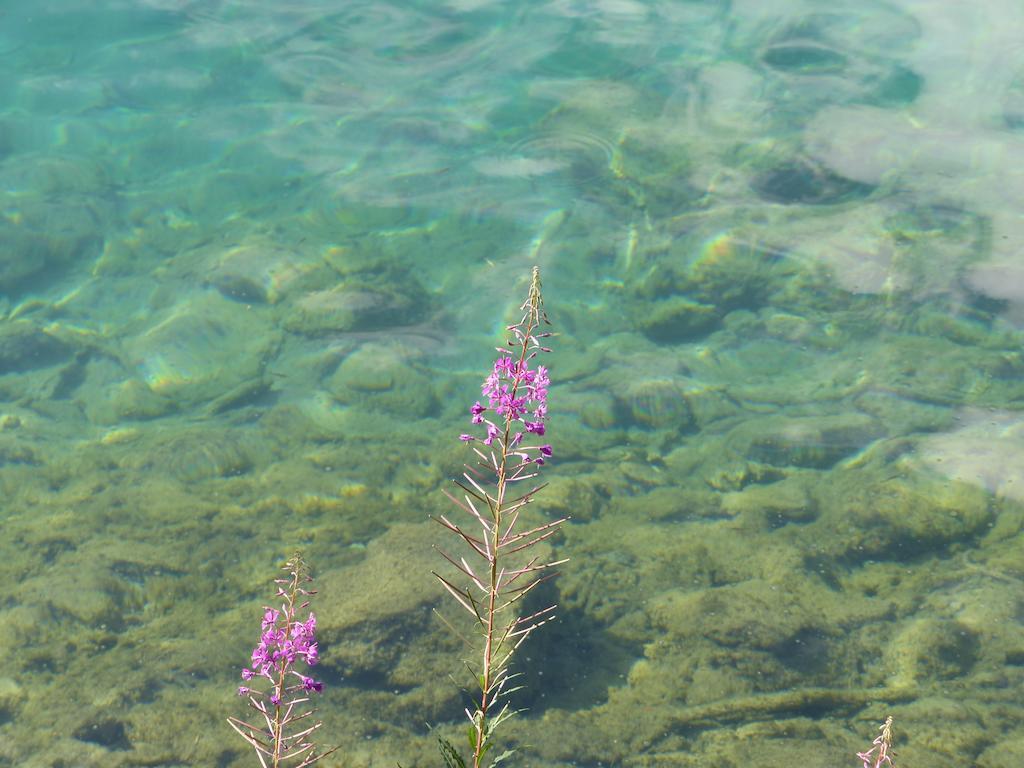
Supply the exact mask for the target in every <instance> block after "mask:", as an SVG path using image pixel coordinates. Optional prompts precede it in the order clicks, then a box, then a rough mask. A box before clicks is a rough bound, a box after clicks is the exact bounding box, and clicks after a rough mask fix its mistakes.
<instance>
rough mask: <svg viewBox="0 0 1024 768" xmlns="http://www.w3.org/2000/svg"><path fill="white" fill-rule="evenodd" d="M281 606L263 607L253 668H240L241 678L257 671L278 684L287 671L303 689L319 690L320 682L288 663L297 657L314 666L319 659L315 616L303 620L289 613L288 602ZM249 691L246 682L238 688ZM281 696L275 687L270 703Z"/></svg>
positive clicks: (292, 662) (253, 674)
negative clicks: (277, 608)
mask: <svg viewBox="0 0 1024 768" xmlns="http://www.w3.org/2000/svg"><path fill="white" fill-rule="evenodd" d="M282 593H283V590H282ZM282 608H283V610H281V611H277V610H274V609H273V608H267V609H266V610H265V611H264V613H263V624H262V627H261V634H260V641H259V643H258V644H257V645H256V647H255V648H254V649H253V651H252V669H249V668H248V667H246V668H245V669H243V670H242V679H243V680H247V681H248V680H252V679H253V677H256V676H257V675H259V676H262V677H265V678H267V679H268V680H271V681H272V682H273V683H274V684H275V685H277V684H278V683H279V682H281V681H282V679H283V674H282V673H284V672H289V671H290V672H291V674H293V675H295V676H297V677H298V678H299V679H300V680H301V681H302V688H303V690H306V691H317V692H320V691H322V690H323V688H324V686H323V683H320V682H317V681H316V680H314V679H313V678H311V677H307V676H305V675H301V674H299V673H298V672H295V671H294V670H291V666H292V665H293V664H294V663H295V661H296V660H297V659H299V658H302V659H303V660H304V661H305V662H306V664H307V665H309V666H310V667H314V666H316V663H317V661H318V660H319V651H318V649H317V642H316V616H315V615H314V614H313V613H310V614H309V617H308V618H307V619H306V620H305V621H296V620H295V618H294V615H291V614H290V612H289V610H288V606H282ZM282 618H283V619H284V621H283V622H282V621H281V620H282ZM250 692H251V689H250V688H249V687H248V686H244V685H243V686H240V687H239V689H238V694H239V695H240V696H245V695H248V694H249V693H250ZM280 699H281V691H278V690H275V691H274V692H273V693H271V695H270V701H271V703H272V704H274V705H277V704H279V703H280Z"/></svg>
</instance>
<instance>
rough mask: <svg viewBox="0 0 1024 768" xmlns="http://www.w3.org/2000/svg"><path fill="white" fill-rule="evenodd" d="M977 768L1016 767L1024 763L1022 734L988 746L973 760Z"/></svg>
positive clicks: (1023, 739)
mask: <svg viewBox="0 0 1024 768" xmlns="http://www.w3.org/2000/svg"><path fill="white" fill-rule="evenodd" d="M975 765H977V766H978V768H1017V767H1018V766H1021V765H1024V736H1016V737H1013V736H1011V737H1010V738H1007V739H1003V740H1001V741H998V742H997V743H995V744H993V745H992V746H990V747H988V748H987V749H986V750H985V751H984V752H982V753H981V754H980V755H978V757H977V759H976V760H975Z"/></svg>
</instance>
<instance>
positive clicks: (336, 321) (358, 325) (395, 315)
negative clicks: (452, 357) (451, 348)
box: [284, 280, 429, 336]
mask: <svg viewBox="0 0 1024 768" xmlns="http://www.w3.org/2000/svg"><path fill="white" fill-rule="evenodd" d="M428 311H429V302H428V301H427V298H426V295H425V292H424V291H423V289H422V288H421V287H420V286H419V285H418V284H416V283H414V282H409V281H403V282H401V283H397V284H394V283H388V282H367V283H361V282H359V281H356V280H348V281H345V282H343V283H340V284H338V285H336V286H334V287H331V288H325V289H322V290H314V291H309V292H308V293H306V294H304V295H302V296H300V297H298V298H297V299H296V301H295V303H294V304H293V305H291V306H289V308H288V314H287V315H286V316H285V319H284V327H285V328H286V329H287V330H289V331H291V332H292V333H299V334H302V335H305V336H323V335H325V334H329V333H338V332H347V331H372V330H377V329H381V328H391V327H395V326H402V325H410V324H412V323H415V322H417V321H419V320H422V319H423V318H424V317H426V315H427V312H428Z"/></svg>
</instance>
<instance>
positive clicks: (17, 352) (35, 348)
mask: <svg viewBox="0 0 1024 768" xmlns="http://www.w3.org/2000/svg"><path fill="white" fill-rule="evenodd" d="M72 352H73V349H72V347H71V346H69V345H68V344H66V343H65V342H63V341H61V340H60V339H59V338H57V337H56V336H54V335H53V334H50V333H48V332H47V331H45V330H44V329H42V328H40V327H38V326H36V325H35V324H34V323H32V322H31V321H29V320H15V321H14V322H5V323H2V324H0V374H5V373H18V372H21V371H30V370H33V369H36V368H45V367H48V366H51V365H55V364H57V363H60V362H62V361H64V360H66V359H67V358H68V357H69V356H70V355H71V354H72Z"/></svg>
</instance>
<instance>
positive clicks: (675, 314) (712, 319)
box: [636, 296, 719, 343]
mask: <svg viewBox="0 0 1024 768" xmlns="http://www.w3.org/2000/svg"><path fill="white" fill-rule="evenodd" d="M641 307H642V311H641V315H640V317H639V318H637V321H636V325H637V327H638V328H639V329H640V330H641V331H643V333H644V334H645V335H646V336H647V337H648V338H650V339H652V340H654V341H659V342H668V343H679V342H683V341H690V340H692V339H694V338H697V337H699V336H701V335H703V334H705V333H707V332H708V331H709V330H711V329H712V328H713V327H714V326H715V324H716V323H717V322H718V320H719V312H718V310H717V308H716V307H714V306H713V305H710V304H701V303H700V302H696V301H691V300H690V299H686V298H684V297H682V296H673V297H671V298H667V299H661V300H658V301H654V302H651V303H649V304H642V305H641Z"/></svg>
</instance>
